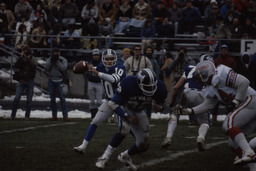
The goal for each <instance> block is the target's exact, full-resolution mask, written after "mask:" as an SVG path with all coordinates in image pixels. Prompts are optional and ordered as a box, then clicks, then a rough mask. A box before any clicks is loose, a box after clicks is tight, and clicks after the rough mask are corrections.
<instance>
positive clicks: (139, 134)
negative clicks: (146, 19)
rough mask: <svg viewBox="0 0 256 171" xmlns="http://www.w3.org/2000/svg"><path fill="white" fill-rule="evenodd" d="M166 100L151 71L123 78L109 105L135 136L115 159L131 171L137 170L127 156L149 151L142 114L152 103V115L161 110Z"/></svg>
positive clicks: (147, 128)
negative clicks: (134, 140) (132, 141)
mask: <svg viewBox="0 0 256 171" xmlns="http://www.w3.org/2000/svg"><path fill="white" fill-rule="evenodd" d="M166 97H167V90H166V87H165V84H164V83H163V82H162V81H161V80H158V79H157V78H156V75H155V73H154V72H153V71H152V70H150V69H148V68H146V69H142V70H141V71H139V72H138V74H137V75H134V76H128V77H126V78H124V79H123V80H122V81H121V82H120V85H119V86H118V88H117V92H116V93H115V95H114V97H113V98H112V99H111V100H110V101H109V102H108V104H109V106H110V108H111V109H112V110H114V112H115V113H116V114H117V115H118V116H121V117H122V118H123V119H124V120H125V121H127V123H128V124H129V128H130V129H131V131H132V132H133V134H134V136H135V139H136V142H135V144H133V145H132V146H131V148H130V149H129V150H126V151H124V152H122V153H121V154H120V155H119V156H118V160H119V161H121V162H123V163H126V164H128V165H129V167H130V168H131V169H136V166H135V165H134V164H133V163H132V160H131V157H130V156H132V155H135V154H138V153H142V152H145V151H146V150H147V149H148V148H149V118H148V117H147V115H146V113H145V112H144V110H145V109H146V107H147V106H148V104H149V103H150V102H151V101H152V100H153V101H154V102H155V103H154V106H153V108H154V110H155V111H160V110H163V108H164V102H165V100H166Z"/></svg>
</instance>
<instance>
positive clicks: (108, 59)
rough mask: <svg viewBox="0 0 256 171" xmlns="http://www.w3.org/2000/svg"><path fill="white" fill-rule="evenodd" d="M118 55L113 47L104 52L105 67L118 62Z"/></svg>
mask: <svg viewBox="0 0 256 171" xmlns="http://www.w3.org/2000/svg"><path fill="white" fill-rule="evenodd" d="M116 61H117V55H116V52H115V51H114V50H112V49H107V50H105V51H104V52H103V53H102V62H103V65H104V66H105V67H112V66H114V65H115V64H116Z"/></svg>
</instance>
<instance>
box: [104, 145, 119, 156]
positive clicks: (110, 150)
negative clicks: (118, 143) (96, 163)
mask: <svg viewBox="0 0 256 171" xmlns="http://www.w3.org/2000/svg"><path fill="white" fill-rule="evenodd" d="M115 149H116V148H113V147H111V145H108V147H107V148H106V150H105V152H104V154H103V155H102V156H105V157H106V158H109V157H110V156H111V154H112V153H113V152H114V151H115Z"/></svg>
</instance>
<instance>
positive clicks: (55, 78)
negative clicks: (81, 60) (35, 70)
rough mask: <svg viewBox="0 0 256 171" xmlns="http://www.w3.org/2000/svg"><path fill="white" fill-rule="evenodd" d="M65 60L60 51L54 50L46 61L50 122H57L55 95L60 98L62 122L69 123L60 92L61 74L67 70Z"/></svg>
mask: <svg viewBox="0 0 256 171" xmlns="http://www.w3.org/2000/svg"><path fill="white" fill-rule="evenodd" d="M67 66H68V62H67V60H66V59H65V58H64V57H62V56H60V50H59V49H58V48H55V49H54V50H53V52H52V56H51V57H50V58H48V59H47V60H46V64H45V70H46V71H47V72H48V78H49V80H48V89H49V93H50V98H51V110H52V120H57V104H56V93H58V95H59V98H60V104H61V108H62V115H63V119H64V121H70V120H69V118H68V111H67V105H66V100H65V97H64V95H63V92H62V87H61V85H62V83H63V74H64V73H65V71H66V70H67Z"/></svg>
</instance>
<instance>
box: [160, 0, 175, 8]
mask: <svg viewBox="0 0 256 171" xmlns="http://www.w3.org/2000/svg"><path fill="white" fill-rule="evenodd" d="M162 2H163V4H164V7H165V9H167V10H169V9H170V8H172V4H173V3H174V1H173V0H163V1H162Z"/></svg>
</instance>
